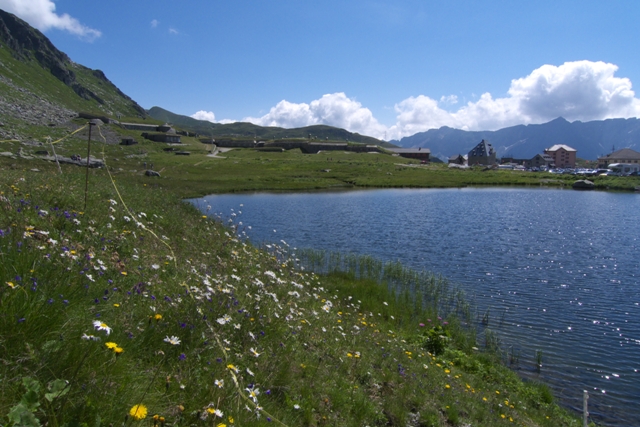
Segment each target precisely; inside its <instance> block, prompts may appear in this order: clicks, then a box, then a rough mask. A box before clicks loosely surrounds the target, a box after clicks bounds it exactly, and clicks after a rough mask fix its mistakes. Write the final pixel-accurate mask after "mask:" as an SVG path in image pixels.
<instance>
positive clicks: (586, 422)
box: [582, 390, 589, 427]
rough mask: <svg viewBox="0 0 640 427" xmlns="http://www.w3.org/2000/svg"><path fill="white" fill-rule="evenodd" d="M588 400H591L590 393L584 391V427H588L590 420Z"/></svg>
mask: <svg viewBox="0 0 640 427" xmlns="http://www.w3.org/2000/svg"><path fill="white" fill-rule="evenodd" d="M587 400H589V392H588V391H587V390H584V393H583V395H582V417H583V418H582V425H583V426H584V427H588V423H589V421H588V418H589V408H588V406H587Z"/></svg>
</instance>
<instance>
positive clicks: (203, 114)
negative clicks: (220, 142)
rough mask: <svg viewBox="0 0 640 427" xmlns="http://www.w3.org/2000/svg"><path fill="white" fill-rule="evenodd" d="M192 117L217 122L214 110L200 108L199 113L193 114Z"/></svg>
mask: <svg viewBox="0 0 640 427" xmlns="http://www.w3.org/2000/svg"><path fill="white" fill-rule="evenodd" d="M191 117H193V118H194V119H197V120H206V121H208V122H211V123H215V122H216V115H215V114H213V111H204V110H200V111H198V112H197V113H195V114H192V115H191Z"/></svg>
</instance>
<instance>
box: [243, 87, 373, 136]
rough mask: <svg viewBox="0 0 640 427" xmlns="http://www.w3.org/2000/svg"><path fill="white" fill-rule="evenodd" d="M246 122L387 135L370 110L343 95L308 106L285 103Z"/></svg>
mask: <svg viewBox="0 0 640 427" xmlns="http://www.w3.org/2000/svg"><path fill="white" fill-rule="evenodd" d="M243 121H248V122H251V123H255V124H257V125H260V126H280V127H285V128H293V127H304V126H311V125H315V124H325V125H329V126H335V127H339V128H344V129H347V130H349V131H351V132H357V133H360V134H366V135H373V134H375V135H381V134H384V131H385V126H384V125H382V124H380V123H379V122H378V121H377V120H376V119H375V117H373V113H371V110H369V109H368V108H364V107H363V106H362V104H360V103H359V102H358V101H355V100H353V99H350V98H348V97H347V96H346V95H345V94H344V93H343V92H338V93H331V94H326V95H323V96H322V97H321V98H320V99H316V100H314V101H311V103H309V104H306V103H300V104H296V103H292V102H289V101H286V100H282V101H280V102H279V103H278V104H277V105H276V106H275V107H273V108H271V110H270V111H269V112H268V113H267V114H265V115H264V116H262V117H257V118H256V117H246V118H245V119H243Z"/></svg>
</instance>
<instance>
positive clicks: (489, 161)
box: [467, 139, 496, 166]
mask: <svg viewBox="0 0 640 427" xmlns="http://www.w3.org/2000/svg"><path fill="white" fill-rule="evenodd" d="M495 163H496V150H494V149H493V146H492V145H491V144H489V143H488V142H487V141H485V140H484V139H483V140H482V141H480V143H479V144H478V145H476V146H475V147H473V148H472V149H471V151H469V154H468V158H467V164H468V165H469V166H473V165H485V166H491V165H494V164H495Z"/></svg>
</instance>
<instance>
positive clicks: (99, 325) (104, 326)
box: [93, 320, 111, 335]
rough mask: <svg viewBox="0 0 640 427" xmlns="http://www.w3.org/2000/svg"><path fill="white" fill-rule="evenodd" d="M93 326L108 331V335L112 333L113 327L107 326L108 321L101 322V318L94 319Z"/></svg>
mask: <svg viewBox="0 0 640 427" xmlns="http://www.w3.org/2000/svg"><path fill="white" fill-rule="evenodd" d="M93 327H94V329H95V330H96V331H105V332H106V333H107V335H109V334H110V333H111V328H110V327H109V326H107V324H106V323H104V322H101V321H99V320H94V321H93Z"/></svg>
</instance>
